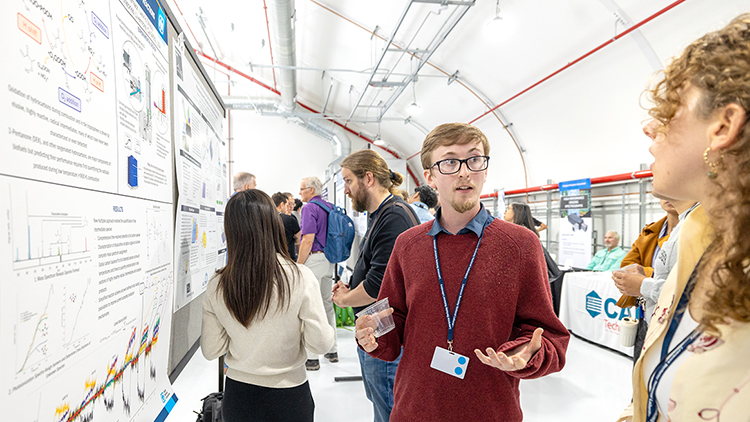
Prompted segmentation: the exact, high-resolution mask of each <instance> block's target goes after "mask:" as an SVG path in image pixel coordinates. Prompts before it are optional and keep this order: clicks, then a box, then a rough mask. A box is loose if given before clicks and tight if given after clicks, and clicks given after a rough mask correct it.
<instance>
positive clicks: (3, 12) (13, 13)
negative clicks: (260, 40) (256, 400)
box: [0, 0, 176, 422]
mask: <svg viewBox="0 0 750 422" xmlns="http://www.w3.org/2000/svg"><path fill="white" fill-rule="evenodd" d="M147 3H148V0H146V3H136V2H134V1H133V2H129V1H125V0H123V2H120V1H118V0H111V1H107V0H96V1H95V0H86V1H82V0H61V1H51V0H7V1H3V2H2V4H1V5H0V16H1V17H2V19H3V25H2V26H0V34H2V39H3V43H2V45H0V51H2V53H4V57H6V59H7V60H5V61H4V63H3V66H0V79H2V80H3V82H4V85H3V88H4V89H5V90H6V95H4V96H2V98H3V99H2V100H0V107H1V110H2V114H3V119H2V123H0V124H1V125H2V126H4V127H2V128H0V130H2V131H4V132H5V133H7V138H6V142H2V143H0V227H2V229H1V230H2V232H3V236H2V237H0V362H1V363H0V407H2V409H3V416H2V417H1V418H0V419H2V420H8V421H14V422H15V421H21V422H25V421H29V422H35V421H55V422H82V421H97V422H98V421H102V422H107V421H154V420H158V419H159V418H160V417H162V416H164V417H165V412H166V413H168V411H169V409H171V406H172V405H173V404H174V402H175V401H176V396H174V394H173V393H172V389H171V386H170V384H169V380H168V378H167V374H166V369H167V359H168V356H169V338H170V329H171V315H172V297H173V292H174V274H173V256H174V252H173V241H172V239H173V238H174V234H173V228H174V218H173V214H172V210H173V204H172V196H171V186H168V187H165V186H161V185H159V183H166V184H167V185H171V183H172V182H171V179H168V180H167V181H166V182H163V181H160V182H159V183H156V185H153V184H151V183H146V182H147V180H149V179H150V178H153V180H156V179H158V178H159V177H157V176H155V175H151V176H147V175H144V173H146V171H145V169H144V166H148V167H149V168H151V170H152V171H153V172H154V173H155V174H157V173H159V172H158V170H156V169H154V167H158V166H162V167H164V166H166V165H169V166H171V164H170V163H171V160H172V154H171V149H170V148H168V147H169V140H170V139H171V136H172V135H171V133H170V130H171V129H170V128H169V126H167V130H166V131H163V130H162V132H161V135H159V133H160V132H159V130H160V129H159V127H158V125H159V123H158V118H157V116H155V115H154V113H153V110H152V113H151V119H152V120H151V121H150V122H149V121H146V122H145V123H146V124H145V125H143V124H142V123H143V120H142V119H143V114H142V113H141V114H139V113H137V112H136V111H137V110H136V107H135V106H134V105H133V103H132V101H133V100H132V99H131V97H130V94H132V93H133V92H136V91H137V90H132V91H129V92H128V88H127V85H126V84H125V82H124V80H123V77H124V75H123V73H122V71H123V69H124V67H125V62H124V61H123V57H125V56H124V53H123V51H124V50H125V48H123V45H125V44H127V43H128V42H131V43H132V44H133V46H134V47H133V49H132V50H129V51H130V52H131V53H133V55H135V53H136V52H137V53H138V54H140V58H141V60H142V66H143V67H142V70H140V71H139V70H138V69H137V68H136V67H135V66H132V69H133V72H132V73H131V75H130V76H131V79H130V81H131V82H133V81H135V80H136V79H139V78H140V88H139V89H140V93H142V94H143V101H144V104H143V108H142V109H141V111H142V110H144V109H146V107H147V106H151V107H155V106H153V104H152V102H153V101H152V100H154V98H157V99H158V97H159V95H156V93H155V92H154V91H153V90H154V87H155V86H160V85H159V84H158V83H156V82H155V78H156V76H155V73H156V71H157V70H159V69H161V68H160V66H161V67H165V66H166V59H159V58H158V57H159V56H158V54H161V57H166V56H165V55H164V54H163V52H164V51H168V50H166V48H167V46H166V44H165V45H163V46H161V47H160V48H161V53H159V51H157V50H158V49H157V48H155V47H154V45H155V43H154V42H153V40H152V41H149V40H148V39H149V35H148V34H153V32H154V31H156V32H158V27H157V25H158V22H159V19H158V17H157V18H156V19H154V20H151V19H150V18H148V14H150V13H149V11H148V9H149V8H153V7H156V9H153V10H159V8H158V6H154V5H156V2H155V1H154V3H153V4H151V5H149V7H146V6H145V5H146V4H147ZM162 14H163V12H162ZM147 24H148V25H150V26H148V25H147ZM163 24H166V21H165V20H163ZM128 40H129V41H128ZM136 41H137V42H136ZM150 43H152V44H153V45H152V44H150ZM141 48H142V50H141ZM113 52H114V53H113ZM149 55H150V56H149ZM149 57H150V58H149ZM159 60H161V61H159ZM131 64H133V62H131ZM146 64H148V66H149V68H150V69H152V73H151V81H152V84H151V87H150V88H148V87H147V86H146V85H145V82H146V81H147V79H146V75H147V73H146V72H145V70H144V69H145V68H146ZM151 66H153V68H151ZM121 67H122V68H123V69H121ZM138 72H141V73H138ZM139 75H143V77H142V78H141V76H139ZM137 85H138V83H136V84H135V85H134V86H137ZM164 86H165V89H166V88H167V87H166V84H164ZM148 89H151V90H152V91H151V92H149V93H148V94H149V95H150V98H148V99H146V98H145V97H146V90H148ZM166 92H168V91H166ZM137 94H138V93H137V92H136V94H135V95H137ZM128 102H130V103H128ZM158 107H161V108H162V109H164V110H165V111H166V110H167V107H169V105H168V104H166V103H164V102H162V103H160V104H159V105H158ZM128 128H132V133H131V132H128V130H127V129H128ZM148 128H151V130H152V137H151V138H150V139H151V142H152V143H151V145H147V143H148V139H149V138H148V137H146V136H145V135H144V133H143V132H144V131H143V130H144V129H148ZM126 133H131V134H138V135H139V136H141V137H140V138H139V139H140V141H141V152H140V154H139V155H137V154H138V153H136V152H135V149H134V146H135V144H133V149H132V150H131V149H128V148H127V147H126V142H125V141H126V137H125V136H124V134H126ZM133 141H135V140H133ZM159 142H162V147H163V146H164V145H166V146H167V148H166V149H165V151H166V152H164V151H161V152H160V151H159V146H158V143H159ZM164 142H166V144H164ZM130 151H132V152H130ZM165 154H166V155H165ZM131 155H132V156H133V157H134V158H135V159H136V160H137V162H136V161H132V160H131V161H128V156H131ZM160 155H164V157H160ZM164 162H166V164H164ZM123 164H125V165H123ZM128 166H134V167H133V169H132V170H134V171H131V170H130V169H129V168H128ZM164 168H170V169H171V167H164ZM169 173H171V170H170V171H167V172H166V174H167V175H168V174H169ZM131 176H137V178H138V182H139V184H138V185H137V187H134V186H133V185H129V184H128V183H129V181H132V180H133V179H131ZM165 177H167V176H165ZM157 185H158V186H157ZM145 186H148V187H145ZM141 188H143V189H141ZM162 191H164V192H169V194H168V195H166V196H165V195H163V194H162ZM160 415H162V416H160Z"/></svg>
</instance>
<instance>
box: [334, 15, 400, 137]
mask: <svg viewBox="0 0 750 422" xmlns="http://www.w3.org/2000/svg"><path fill="white" fill-rule="evenodd" d="M413 3H414V2H413V1H409V3H408V4H407V5H406V7H405V8H404V11H403V12H401V16H400V17H399V18H398V22H397V23H396V27H395V28H394V29H393V33H392V34H391V36H390V37H389V38H388V41H387V43H386V46H385V47H383V52H382V53H381V54H380V58H379V59H378V63H377V64H376V65H375V68H374V69H373V71H372V73H371V74H370V79H369V80H368V81H367V85H365V89H363V90H362V93H360V94H359V98H358V99H357V102H356V103H355V104H354V107H352V111H351V113H349V117H348V118H347V119H346V122H347V123H349V120H351V119H352V116H354V113H355V112H356V111H357V107H358V106H359V104H360V103H361V102H362V99H363V98H364V97H365V93H366V92H367V87H368V86H369V85H370V84H371V83H372V80H373V79H374V78H375V75H376V74H377V71H378V68H379V67H380V63H382V62H383V59H384V58H385V55H386V54H388V48H389V47H390V46H391V44H393V40H394V39H395V38H396V33H398V30H399V29H400V28H401V24H403V23H404V18H406V14H407V13H409V8H411V5H412V4H413Z"/></svg>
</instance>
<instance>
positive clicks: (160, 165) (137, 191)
mask: <svg viewBox="0 0 750 422" xmlns="http://www.w3.org/2000/svg"><path fill="white" fill-rule="evenodd" d="M141 5H149V2H148V1H145V2H136V1H135V0H122V1H121V2H120V1H113V3H112V8H113V13H112V25H113V31H112V44H113V47H114V55H115V57H114V62H115V66H114V67H115V78H114V81H113V84H112V85H113V88H114V90H115V92H116V95H117V101H116V104H117V106H116V115H117V133H118V139H117V144H118V161H117V168H118V174H119V176H118V178H117V181H118V190H119V192H120V193H123V194H127V195H132V196H136V197H139V198H147V199H155V200H169V199H170V198H171V197H172V154H171V145H170V142H171V131H170V130H169V129H170V128H169V126H170V124H169V116H170V115H171V104H170V103H169V95H170V93H169V74H168V73H167V72H168V69H169V61H168V59H169V48H168V45H167V39H166V17H165V16H164V12H163V11H162V10H161V8H159V6H158V5H157V3H156V2H155V1H154V2H153V6H151V5H149V6H148V7H146V6H141ZM152 17H153V20H154V23H153V24H152V21H151V19H152Z"/></svg>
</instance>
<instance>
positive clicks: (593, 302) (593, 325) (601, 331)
mask: <svg viewBox="0 0 750 422" xmlns="http://www.w3.org/2000/svg"><path fill="white" fill-rule="evenodd" d="M619 298H620V292H619V291H618V290H617V288H616V287H615V283H614V282H613V281H612V273H611V272H609V271H607V272H572V273H566V274H565V278H564V279H563V284H562V293H561V295H560V321H562V323H563V324H564V325H565V327H567V328H568V330H570V331H571V332H573V333H575V334H577V335H578V336H580V337H583V338H585V339H587V340H590V341H593V342H594V343H598V344H601V345H602V346H605V347H608V348H610V349H614V350H617V351H618V352H622V353H625V354H626V355H628V356H633V347H632V346H631V347H624V346H622V345H620V321H621V320H622V319H623V318H625V317H626V316H630V317H633V316H634V315H632V313H633V308H628V309H621V308H618V307H617V306H616V305H615V303H617V300H618V299H619Z"/></svg>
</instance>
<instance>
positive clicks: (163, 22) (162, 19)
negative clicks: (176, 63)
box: [137, 0, 167, 44]
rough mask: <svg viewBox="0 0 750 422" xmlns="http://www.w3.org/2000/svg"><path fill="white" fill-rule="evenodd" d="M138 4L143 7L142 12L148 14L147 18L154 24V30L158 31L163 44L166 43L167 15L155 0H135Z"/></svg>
mask: <svg viewBox="0 0 750 422" xmlns="http://www.w3.org/2000/svg"><path fill="white" fill-rule="evenodd" d="M137 1H138V5H139V6H141V9H143V13H145V14H146V16H148V20H150V21H151V24H152V25H154V28H156V31H157V32H159V36H161V39H162V41H164V44H166V43H167V16H166V15H165V14H164V10H163V9H162V8H161V6H160V5H159V2H158V1H157V0H137Z"/></svg>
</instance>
